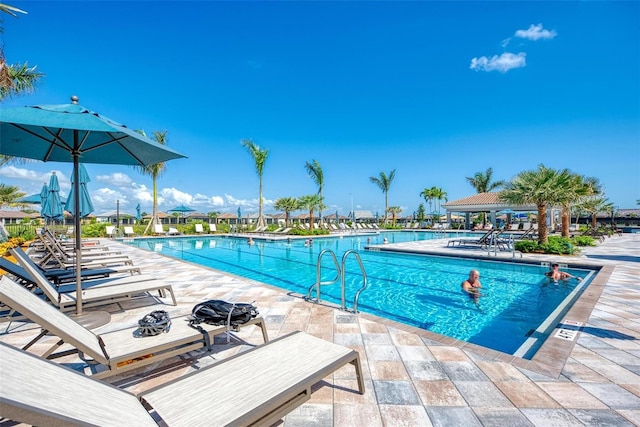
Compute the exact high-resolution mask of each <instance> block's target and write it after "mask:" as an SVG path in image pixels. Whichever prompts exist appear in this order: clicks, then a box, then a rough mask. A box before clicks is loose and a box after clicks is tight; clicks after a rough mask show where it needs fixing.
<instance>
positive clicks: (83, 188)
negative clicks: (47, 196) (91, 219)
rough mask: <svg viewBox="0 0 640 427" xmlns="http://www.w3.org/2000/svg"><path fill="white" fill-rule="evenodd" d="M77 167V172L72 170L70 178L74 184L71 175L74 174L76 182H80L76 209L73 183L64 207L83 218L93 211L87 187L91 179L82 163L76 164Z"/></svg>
mask: <svg viewBox="0 0 640 427" xmlns="http://www.w3.org/2000/svg"><path fill="white" fill-rule="evenodd" d="M78 169H79V170H78V173H77V174H76V172H75V171H73V175H72V178H71V184H74V178H73V177H75V176H77V177H78V182H79V184H80V189H79V190H78V191H79V194H80V197H79V199H80V203H78V209H76V204H75V199H76V198H75V191H76V190H75V187H76V186H75V185H71V191H70V192H69V197H68V198H67V203H66V205H65V207H64V208H65V210H66V211H68V212H73V214H74V216H76V214H78V215H79V216H80V218H84V217H85V216H87V215H89V214H90V213H91V212H93V202H92V201H91V196H89V190H88V189H87V183H88V182H90V181H91V178H89V174H88V173H87V170H86V169H85V167H84V165H83V164H82V163H80V164H78Z"/></svg>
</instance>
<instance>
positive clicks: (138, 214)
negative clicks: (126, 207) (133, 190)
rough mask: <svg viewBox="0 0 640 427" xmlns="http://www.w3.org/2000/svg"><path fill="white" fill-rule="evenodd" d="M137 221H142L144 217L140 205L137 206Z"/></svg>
mask: <svg viewBox="0 0 640 427" xmlns="http://www.w3.org/2000/svg"><path fill="white" fill-rule="evenodd" d="M136 219H137V220H138V221H140V220H141V219H142V215H141V214H140V203H138V205H137V206H136Z"/></svg>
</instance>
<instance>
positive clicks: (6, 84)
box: [0, 3, 44, 166]
mask: <svg viewBox="0 0 640 427" xmlns="http://www.w3.org/2000/svg"><path fill="white" fill-rule="evenodd" d="M0 12H4V13H6V14H9V15H11V16H17V14H18V13H25V14H26V13H27V12H25V11H24V10H20V9H18V8H17V7H13V6H9V5H8V4H4V3H0ZM0 22H1V21H0ZM3 32H4V28H3V27H2V26H0V33H3ZM42 76H44V74H42V73H40V72H38V71H36V67H35V66H33V67H29V65H28V64H27V63H26V62H25V63H24V64H14V65H7V61H6V59H5V57H4V46H3V45H2V44H0V102H1V101H4V100H6V99H9V98H11V97H12V96H14V95H19V94H21V93H32V92H33V91H35V87H36V82H37V81H38V79H40V78H41V77H42ZM14 162H15V163H25V162H27V160H26V159H22V158H18V157H12V156H5V155H3V154H0V166H4V165H5V164H9V163H14Z"/></svg>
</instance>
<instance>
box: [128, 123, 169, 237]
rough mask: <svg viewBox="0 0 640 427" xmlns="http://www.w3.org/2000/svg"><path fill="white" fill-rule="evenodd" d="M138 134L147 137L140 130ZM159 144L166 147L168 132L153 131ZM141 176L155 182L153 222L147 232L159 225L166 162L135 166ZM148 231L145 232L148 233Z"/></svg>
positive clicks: (154, 137) (154, 138)
mask: <svg viewBox="0 0 640 427" xmlns="http://www.w3.org/2000/svg"><path fill="white" fill-rule="evenodd" d="M137 132H138V133H140V134H142V135H144V136H147V134H146V133H145V131H143V130H138V131H137ZM152 139H153V140H154V141H156V142H157V143H158V144H161V145H166V143H167V131H166V130H163V131H158V130H154V131H153V138H152ZM134 167H135V168H136V169H137V170H138V171H139V172H140V173H141V174H143V175H147V176H150V177H151V179H152V181H153V213H152V215H151V221H149V224H148V225H147V230H148V229H149V228H150V227H151V225H152V224H158V178H160V176H162V174H163V173H164V171H165V170H166V168H167V165H166V164H165V162H160V163H154V164H152V165H147V166H134ZM147 230H145V231H144V232H145V233H146V232H147Z"/></svg>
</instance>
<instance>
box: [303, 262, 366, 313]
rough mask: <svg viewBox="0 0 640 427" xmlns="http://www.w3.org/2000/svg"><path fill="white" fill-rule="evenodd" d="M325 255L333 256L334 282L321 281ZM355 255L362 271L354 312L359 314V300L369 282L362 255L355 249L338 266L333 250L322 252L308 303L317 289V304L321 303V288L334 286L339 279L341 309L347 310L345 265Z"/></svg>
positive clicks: (308, 294)
mask: <svg viewBox="0 0 640 427" xmlns="http://www.w3.org/2000/svg"><path fill="white" fill-rule="evenodd" d="M325 253H329V254H331V258H332V259H333V263H334V265H335V267H336V271H337V274H336V277H335V279H333V280H328V281H324V282H323V281H321V277H322V274H321V271H322V257H323V256H324V255H325ZM351 254H353V255H354V256H355V257H356V261H358V265H359V266H360V271H362V280H363V283H362V287H361V288H360V289H358V290H357V291H356V295H355V297H354V298H353V312H354V313H358V299H359V298H360V294H361V293H362V291H364V290H365V289H366V288H367V285H368V282H367V272H366V271H365V269H364V265H363V264H362V259H361V258H360V254H359V253H358V251H356V250H355V249H349V250H348V251H346V252H345V253H344V254H343V255H342V264H341V265H339V264H338V258H336V254H335V253H334V252H333V251H332V250H331V249H324V250H323V251H322V252H320V254H319V255H318V261H317V263H316V282H315V283H314V284H313V285H311V286H310V287H309V291H308V292H307V297H306V300H307V301H311V293H312V292H313V289H314V288H315V289H316V303H319V302H320V286H322V285H332V284H334V283H336V282H337V281H338V279H340V286H341V308H342V310H345V311H346V310H347V304H346V285H345V273H346V271H345V270H346V269H345V264H346V262H347V258H348V257H349V255H351Z"/></svg>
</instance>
